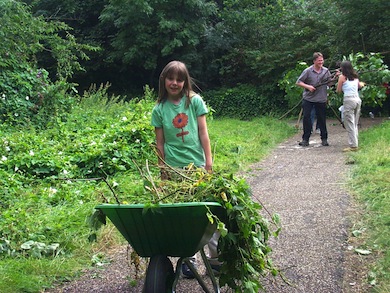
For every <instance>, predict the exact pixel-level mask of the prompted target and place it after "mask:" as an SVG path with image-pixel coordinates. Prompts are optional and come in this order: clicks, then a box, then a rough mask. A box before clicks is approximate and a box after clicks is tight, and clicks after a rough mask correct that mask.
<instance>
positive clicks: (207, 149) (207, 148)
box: [197, 115, 213, 171]
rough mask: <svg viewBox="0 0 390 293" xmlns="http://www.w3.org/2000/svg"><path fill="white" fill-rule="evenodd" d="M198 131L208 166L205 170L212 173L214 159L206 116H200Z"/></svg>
mask: <svg viewBox="0 0 390 293" xmlns="http://www.w3.org/2000/svg"><path fill="white" fill-rule="evenodd" d="M197 119H198V129H199V139H200V143H201V144H202V147H203V152H204V155H205V158H206V165H205V166H204V168H205V169H206V170H207V171H212V169H213V159H212V155H211V145H210V138H209V133H208V130H207V122H206V115H201V116H198V118H197Z"/></svg>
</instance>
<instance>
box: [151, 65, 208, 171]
mask: <svg viewBox="0 0 390 293" xmlns="http://www.w3.org/2000/svg"><path fill="white" fill-rule="evenodd" d="M207 113H208V110H207V107H206V105H205V103H204V101H203V100H202V98H201V97H200V96H199V95H197V94H195V93H194V92H193V91H192V85H191V77H190V75H189V73H188V70H187V67H186V65H185V64H184V63H182V62H179V61H172V62H170V63H168V64H167V65H166V66H165V68H164V69H163V71H162V72H161V75H160V80H159V93H158V100H157V105H156V106H155V107H154V109H153V112H152V125H153V126H154V127H155V134H156V143H157V150H158V152H159V155H160V157H161V159H162V160H164V161H165V162H166V163H167V164H168V165H170V166H172V167H180V168H183V167H186V166H188V165H189V164H190V163H193V164H194V165H195V166H197V167H204V168H205V169H206V170H207V171H211V169H212V157H211V147H210V139H209V135H208V130H207V124H206V114H207ZM161 159H160V158H159V164H160V165H163V161H162V160H161Z"/></svg>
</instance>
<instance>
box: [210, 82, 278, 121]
mask: <svg viewBox="0 0 390 293" xmlns="http://www.w3.org/2000/svg"><path fill="white" fill-rule="evenodd" d="M204 99H205V101H206V102H207V103H208V104H209V105H210V106H211V107H212V108H213V109H214V111H215V112H214V115H215V117H235V118H239V119H243V120H246V119H251V118H254V117H261V116H264V115H272V114H273V112H275V111H277V109H278V106H280V105H281V103H282V101H283V99H282V98H281V97H280V96H279V99H278V96H276V95H275V96H274V98H273V99H269V97H268V96H267V93H266V92H265V90H264V89H262V88H259V87H255V86H253V85H249V84H240V85H237V86H236V87H234V88H220V89H218V90H210V91H206V92H204Z"/></svg>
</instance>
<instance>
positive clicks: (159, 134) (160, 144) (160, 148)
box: [154, 127, 165, 166]
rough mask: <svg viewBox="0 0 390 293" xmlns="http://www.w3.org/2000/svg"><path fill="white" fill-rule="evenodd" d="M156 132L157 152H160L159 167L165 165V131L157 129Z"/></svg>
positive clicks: (160, 128)
mask: <svg viewBox="0 0 390 293" xmlns="http://www.w3.org/2000/svg"><path fill="white" fill-rule="evenodd" d="M154 132H155V134H156V146H157V152H158V164H159V166H162V165H164V162H163V161H162V160H165V154H164V142H165V139H164V131H163V129H162V127H155V128H154Z"/></svg>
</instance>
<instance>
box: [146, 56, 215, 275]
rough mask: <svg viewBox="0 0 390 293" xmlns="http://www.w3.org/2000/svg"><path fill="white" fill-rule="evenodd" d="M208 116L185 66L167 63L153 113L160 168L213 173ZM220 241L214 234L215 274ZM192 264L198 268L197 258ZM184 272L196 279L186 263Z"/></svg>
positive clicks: (211, 253) (211, 247)
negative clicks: (193, 88)
mask: <svg viewBox="0 0 390 293" xmlns="http://www.w3.org/2000/svg"><path fill="white" fill-rule="evenodd" d="M207 113H208V110H207V107H206V105H205V103H204V101H203V99H202V98H201V97H200V96H199V95H197V94H195V93H194V92H193V91H192V85H191V77H190V75H189V73H188V70H187V67H186V65H185V64H184V63H182V62H180V61H172V62H170V63H168V64H167V65H166V66H165V68H164V69H163V71H162V72H161V74H160V80H159V92H158V100H157V104H156V106H155V107H154V108H153V111H152V125H153V126H154V127H155V134H156V144H157V151H158V153H159V165H161V166H163V165H164V162H165V163H166V164H168V165H170V166H172V167H179V168H184V167H187V166H188V165H189V164H194V165H195V166H197V167H203V168H205V169H206V170H207V171H209V172H211V170H212V163H213V162H212V157H211V147H210V139H209V135H208V130H207V124H206V114H207ZM162 170H163V168H162ZM164 177H165V175H164V172H163V173H162V178H163V179H167V178H164ZM218 238H219V233H218V232H216V233H214V235H213V237H212V239H211V240H210V242H209V244H208V246H209V259H210V264H211V266H212V268H213V269H214V270H216V271H218V270H219V267H220V266H219V265H220V264H219V262H218V252H217V243H218ZM190 261H191V262H192V263H193V264H195V257H192V258H190ZM182 272H183V275H184V276H185V277H187V278H193V277H194V275H193V273H192V272H191V270H190V269H189V268H188V266H187V265H186V264H185V263H183V265H182Z"/></svg>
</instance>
